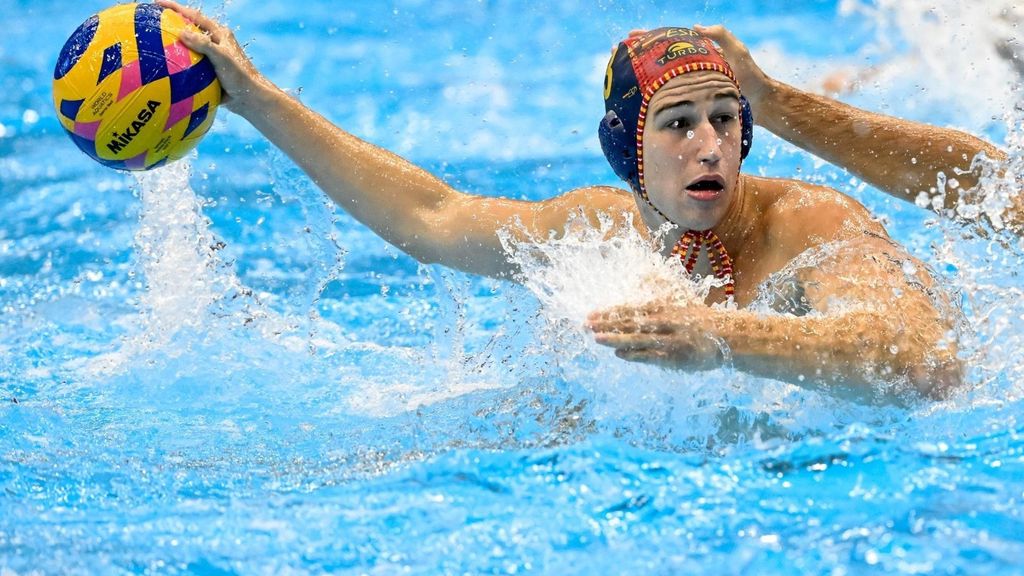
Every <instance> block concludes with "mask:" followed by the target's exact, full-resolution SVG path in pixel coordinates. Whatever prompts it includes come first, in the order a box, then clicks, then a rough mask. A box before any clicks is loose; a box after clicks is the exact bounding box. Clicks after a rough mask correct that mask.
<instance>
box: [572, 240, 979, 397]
mask: <svg viewBox="0 0 1024 576" xmlns="http://www.w3.org/2000/svg"><path fill="white" fill-rule="evenodd" d="M801 283H802V284H803V288H804V293H805V295H806V297H807V298H808V299H809V301H810V303H811V306H812V308H813V310H814V312H812V313H811V314H808V315H806V316H799V317H798V316H791V315H762V314H758V313H754V312H751V311H748V310H739V311H735V310H723V309H718V308H708V307H705V306H676V305H672V304H666V303H653V304H650V305H647V306H644V307H640V308H616V309H612V310H608V311H603V312H599V313H595V314H593V315H591V317H590V319H589V325H590V328H591V329H592V330H593V331H594V337H595V339H596V341H597V342H598V343H600V344H604V345H606V346H610V347H613V348H615V350H616V355H617V356H619V357H620V358H623V359H626V360H631V361H639V362H647V363H653V364H658V365H662V366H665V367H670V368H676V369H681V370H689V371H698V370H707V369H713V368H718V367H721V366H723V365H725V364H727V363H731V364H732V365H733V366H734V367H735V368H737V369H739V370H742V371H744V372H747V373H749V374H753V375H755V376H761V377H766V378H772V379H776V380H782V381H786V382H790V383H793V384H796V385H799V386H803V387H806V388H817V389H821V388H825V389H828V390H829V391H830V392H832V393H837V394H839V395H843V396H852V397H856V398H859V399H862V400H868V401H893V400H897V401H898V400H900V399H901V398H902V394H901V393H902V392H903V391H904V389H905V388H909V389H911V390H914V391H916V392H918V393H919V394H921V395H923V396H927V397H930V398H943V397H945V396H946V395H947V394H948V393H949V392H950V391H951V390H952V389H954V388H956V387H957V386H959V384H960V382H961V380H962V378H963V373H962V372H963V370H962V365H961V363H960V361H959V360H958V358H957V346H956V339H955V337H954V334H955V332H954V318H951V317H950V316H952V314H950V313H948V312H946V311H944V310H941V309H943V308H946V307H947V305H944V303H943V300H944V298H943V296H942V293H941V292H937V291H936V287H935V286H934V284H933V281H932V279H931V278H930V277H929V276H928V274H927V272H926V271H925V269H924V267H923V265H922V264H920V263H919V262H917V261H916V260H914V259H913V258H911V257H910V256H909V255H907V254H905V253H903V252H902V250H899V249H898V248H897V247H895V246H893V245H892V244H891V243H889V241H888V240H887V239H884V238H882V237H873V236H865V237H864V238H863V239H859V240H852V241H849V242H847V244H846V246H845V248H843V249H841V250H840V252H838V253H837V254H836V255H835V256H834V257H833V258H831V259H830V261H828V262H823V263H821V264H820V265H818V266H815V267H812V268H806V269H802V274H801Z"/></svg>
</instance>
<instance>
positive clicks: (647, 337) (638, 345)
mask: <svg viewBox="0 0 1024 576" xmlns="http://www.w3.org/2000/svg"><path fill="white" fill-rule="evenodd" d="M594 341H595V342H597V343H598V344H600V345H602V346H608V347H609V348H616V349H618V350H637V349H647V348H661V347H662V346H664V343H663V342H662V341H661V340H660V339H659V338H658V337H657V335H655V334H617V333H614V332H598V333H596V334H594Z"/></svg>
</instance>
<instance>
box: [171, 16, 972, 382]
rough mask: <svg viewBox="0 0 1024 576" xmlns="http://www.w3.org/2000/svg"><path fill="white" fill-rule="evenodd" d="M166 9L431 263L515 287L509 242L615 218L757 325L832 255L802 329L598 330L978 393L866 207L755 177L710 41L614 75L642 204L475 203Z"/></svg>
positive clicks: (393, 235)
mask: <svg viewBox="0 0 1024 576" xmlns="http://www.w3.org/2000/svg"><path fill="white" fill-rule="evenodd" d="M159 3H160V4H161V5H163V6H165V7H168V8H171V9H174V10H177V11H179V12H181V13H182V14H183V15H184V16H185V17H187V18H189V19H190V20H192V21H193V22H195V23H196V24H197V25H198V26H199V27H200V29H201V30H203V32H204V33H203V34H195V33H192V34H187V35H184V36H183V37H182V40H183V41H184V42H185V43H186V44H187V45H188V46H189V47H191V48H192V49H194V50H196V51H198V52H201V53H203V54H206V55H207V56H208V57H209V58H210V60H211V61H212V63H213V65H214V67H215V68H216V70H217V75H218V77H219V79H220V81H221V84H222V86H223V88H224V91H225V93H226V98H227V100H226V102H227V106H228V107H229V108H230V109H231V110H233V111H234V112H236V113H237V114H239V115H241V116H243V117H244V118H246V119H247V120H248V121H249V122H251V123H252V124H253V125H254V126H255V127H256V128H257V129H259V130H260V131H261V132H262V133H263V134H264V135H265V136H266V137H267V138H268V139H270V141H271V142H273V143H274V144H275V145H277V146H278V147H280V148H281V149H282V150H283V151H284V152H285V153H287V154H288V155H289V156H290V157H291V158H292V159H293V160H294V161H295V162H296V163H297V164H298V165H299V166H300V167H302V168H303V170H305V172H306V173H307V174H308V175H309V176H310V177H311V178H312V179H313V181H314V182H316V184H317V185H318V186H319V187H320V188H321V189H323V190H324V191H325V192H326V193H327V194H328V195H330V196H331V198H333V199H334V200H335V201H336V202H337V203H338V205H339V206H341V207H342V208H344V209H345V210H347V211H348V212H349V213H350V214H352V215H353V216H354V217H355V218H357V219H358V220H360V221H361V222H363V223H364V224H365V225H366V226H368V227H369V228H371V229H372V230H374V231H375V232H376V233H377V234H379V235H380V236H381V237H383V238H384V239H385V240H387V241H389V242H390V243H392V244H394V245H395V246H398V247H399V248H401V249H402V250H404V251H405V252H407V253H408V254H409V255H411V256H413V257H414V258H416V259H418V260H420V261H422V262H436V263H441V264H444V265H447V266H451V267H454V268H459V269H461V270H465V271H467V272H473V273H477V274H484V275H489V276H494V277H498V278H505V279H514V275H515V273H516V270H515V269H514V266H513V264H512V263H510V262H509V259H508V257H507V255H506V253H505V251H504V250H503V248H502V244H501V242H500V240H499V234H498V233H499V231H501V230H507V231H508V232H509V233H511V234H513V235H514V236H515V237H516V238H517V239H518V240H519V241H530V240H531V239H533V238H547V237H548V235H549V233H551V232H553V233H556V234H560V233H562V232H563V231H564V230H565V226H566V223H567V222H568V221H569V220H570V219H571V218H572V217H573V216H575V215H577V214H580V213H582V214H584V215H585V216H586V217H587V218H589V219H590V220H591V221H592V222H593V223H594V224H595V225H596V224H597V222H598V217H599V215H601V214H606V215H610V216H611V217H613V218H614V219H615V221H616V223H617V224H618V225H619V226H622V227H625V226H628V225H632V226H634V227H636V228H638V230H639V232H640V233H641V234H642V235H644V236H645V237H646V238H648V239H650V242H651V246H652V249H655V250H661V251H662V253H663V254H665V255H666V256H669V255H673V256H674V257H678V258H679V259H680V261H681V263H682V265H684V266H685V267H686V269H687V270H689V271H691V272H693V273H695V274H701V275H707V274H713V275H715V276H716V277H718V278H720V280H721V282H720V284H721V285H720V286H719V287H718V288H716V289H713V290H712V292H711V293H710V295H709V296H708V299H707V302H706V304H708V305H710V304H715V303H722V302H729V301H734V302H735V303H736V304H738V305H739V306H740V307H741V308H742V307H743V306H745V305H747V304H749V303H750V302H751V301H752V300H753V299H754V298H755V297H756V296H757V294H758V287H759V286H761V285H762V284H764V283H765V281H766V280H768V279H769V276H770V275H772V274H774V273H776V272H778V271H780V270H781V269H782V268H784V267H785V266H786V265H787V264H788V263H790V262H791V261H792V260H793V259H794V258H796V257H797V256H798V255H801V254H804V253H806V252H807V251H808V250H810V249H815V248H819V249H822V254H827V256H824V257H823V258H822V260H821V261H820V262H818V263H817V265H816V266H813V267H808V268H804V269H801V271H800V273H799V278H798V282H797V283H798V286H795V288H794V290H795V294H794V298H793V300H794V301H795V302H797V304H796V305H794V306H790V307H788V308H787V311H789V312H794V313H798V314H802V315H801V316H797V315H794V314H790V315H768V316H766V315H759V314H755V313H753V312H750V311H746V310H742V309H740V310H736V309H734V307H728V306H725V307H723V306H715V307H711V306H708V305H694V306H681V305H678V304H673V303H652V304H650V305H649V306H646V307H642V308H640V309H629V310H625V309H619V310H612V311H606V312H603V313H595V314H594V315H592V316H591V318H590V320H589V325H590V328H591V329H592V330H593V332H594V337H595V338H596V340H597V341H598V342H599V343H601V344H605V345H608V346H612V347H614V348H615V349H616V353H617V354H618V355H619V356H620V357H623V358H626V359H629V360H638V361H646V362H656V363H660V364H663V365H666V366H669V367H672V368H677V369H682V370H705V369H710V368H715V367H718V366H721V365H722V364H723V363H724V362H727V361H729V362H731V363H732V364H733V365H735V366H736V367H737V368H739V369H741V370H744V371H746V372H749V373H752V374H755V375H760V376H766V377H770V378H777V379H782V380H786V381H789V382H794V383H797V384H801V385H804V386H810V387H825V388H829V389H831V390H833V391H834V392H837V393H851V394H854V395H856V396H859V397H862V398H868V399H872V398H879V397H881V396H888V395H889V394H891V393H892V392H894V391H895V390H898V389H906V388H910V389H913V390H916V391H918V392H920V393H922V394H925V395H929V396H933V397H940V396H943V395H944V394H945V393H947V392H948V391H949V390H950V389H951V388H953V387H955V386H956V385H958V384H959V382H960V381H961V377H962V376H961V370H962V368H961V366H960V363H959V362H958V360H957V358H956V343H955V341H954V340H953V339H951V338H949V337H948V336H947V334H948V333H949V332H950V331H951V325H950V322H951V320H950V319H949V318H947V317H945V316H944V315H943V313H941V312H940V308H942V302H943V298H942V296H941V294H940V293H938V292H937V291H935V290H934V281H933V280H932V278H930V277H929V276H928V275H927V273H926V272H925V271H924V267H923V266H922V265H921V264H920V263H919V262H917V261H916V260H914V259H913V258H912V257H910V256H909V255H908V254H906V253H905V251H903V250H902V249H901V248H900V247H899V246H897V245H896V244H894V243H893V242H892V241H890V240H889V239H888V237H887V236H886V233H885V230H884V229H883V228H882V227H881V226H880V225H879V224H877V223H876V222H874V221H873V220H872V218H871V215H870V214H868V213H867V211H866V210H865V209H864V208H863V207H861V206H860V205H858V204H857V203H856V202H854V201H853V200H851V199H849V198H847V197H845V196H843V195H842V194H840V193H838V192H836V191H834V190H831V189H827V188H823V187H819V186H813V185H809V184H806V183H803V182H797V181H791V180H778V179H767V178H756V177H752V176H749V175H745V174H740V163H741V160H742V157H743V156H744V155H745V153H746V151H747V150H748V149H749V145H750V134H751V119H750V116H749V110H748V109H747V104H746V103H745V102H744V100H743V99H742V98H741V94H740V90H739V88H740V86H741V85H742V84H739V83H737V81H736V78H735V76H734V74H733V71H732V69H731V68H730V66H729V63H728V62H727V61H726V60H725V59H723V58H722V56H721V55H720V54H719V52H718V51H717V50H716V48H715V47H714V45H713V44H712V43H711V41H710V40H709V39H708V38H707V37H704V36H703V35H701V34H700V33H698V32H696V31H693V30H688V29H684V28H662V29H659V30H655V31H652V32H649V33H646V34H643V35H640V36H637V37H634V38H630V39H628V40H626V41H624V42H623V43H621V44H620V45H619V47H618V49H617V50H616V52H615V54H614V56H613V59H612V61H611V62H610V64H609V72H608V79H607V81H606V87H605V92H606V98H605V100H606V104H607V108H608V114H607V115H606V116H605V119H604V121H603V122H602V128H601V138H602V146H603V148H604V149H605V153H606V155H608V157H609V161H610V162H611V163H612V166H613V168H614V169H615V170H616V172H617V173H619V175H620V176H622V177H623V178H624V179H626V180H627V181H628V182H629V183H630V185H631V188H632V191H625V190H620V189H616V188H611V187H603V186H593V187H586V188H581V189H578V190H574V191H571V192H568V193H566V194H563V195H561V196H558V197H555V198H552V199H549V200H545V201H541V202H524V201H516V200H509V199H504V198H493V197H480V196H472V195H468V194H463V193H460V192H458V191H456V190H454V189H452V188H451V187H449V186H448V185H447V184H445V183H444V182H442V181H440V180H439V179H437V178H435V177H434V176H432V175H430V174H428V173H426V172H425V171H423V170H421V169H419V168H417V167H415V166H413V165H411V164H410V163H408V162H406V161H405V160H403V159H401V158H399V157H398V156H395V155H394V154H391V153H390V152H388V151H386V150H382V149H380V148H378V147H376V146H374V145H372V144H369V143H367V142H364V141H362V140H360V139H358V138H356V137H355V136H353V135H351V134H348V133H347V132H345V131H343V130H341V129H339V128H338V127H336V126H334V125H332V124H331V123H330V122H328V121H327V120H326V119H324V118H323V117H322V116H320V115H318V114H317V113H315V112H313V111H312V110H310V109H308V108H306V107H305V106H303V105H302V104H301V103H299V102H297V101H296V100H294V99H292V98H290V97H289V96H287V95H286V94H285V93H283V92H282V91H280V90H279V89H278V88H276V87H275V86H274V85H273V84H272V83H271V82H270V81H269V80H267V79H266V78H264V77H263V76H262V75H261V74H260V73H259V71H258V70H256V69H255V67H254V66H253V65H252V63H251V62H250V61H249V59H248V58H247V57H246V56H245V54H244V52H243V51H242V49H241V47H240V46H239V45H238V43H237V42H236V40H235V39H234V37H233V35H232V34H231V32H230V31H229V30H228V29H226V28H224V27H223V26H220V25H219V24H217V23H216V22H214V21H212V20H210V19H209V18H207V17H205V16H203V15H202V14H200V13H199V12H198V11H196V10H193V9H188V8H184V7H181V6H180V5H177V4H175V3H174V2H171V1H169V0H160V1H159ZM746 72H747V71H746V69H744V73H746ZM755 107H756V105H755ZM516 223H521V226H519V225H516ZM666 224H667V225H668V226H670V227H671V231H670V234H669V235H670V236H671V238H672V240H671V241H670V242H669V243H668V244H666V245H664V246H662V245H661V242H660V241H658V240H656V236H655V234H654V232H655V231H657V230H659V229H660V228H662V226H663V225H666ZM677 238H678V241H676V240H675V239H677ZM595 280H598V279H595ZM809 312H810V313H809ZM723 350H728V356H729V358H728V359H727V358H726V357H725V356H726V354H725V353H724V352H723ZM880 382H884V383H887V384H889V386H878V384H879V383H880Z"/></svg>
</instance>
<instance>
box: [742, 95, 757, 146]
mask: <svg viewBox="0 0 1024 576" xmlns="http://www.w3.org/2000/svg"><path fill="white" fill-rule="evenodd" d="M753 143H754V113H753V112H751V111H750V102H748V101H747V98H746V96H743V95H740V160H744V159H746V157H747V154H750V146H751V145H752V144H753Z"/></svg>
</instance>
